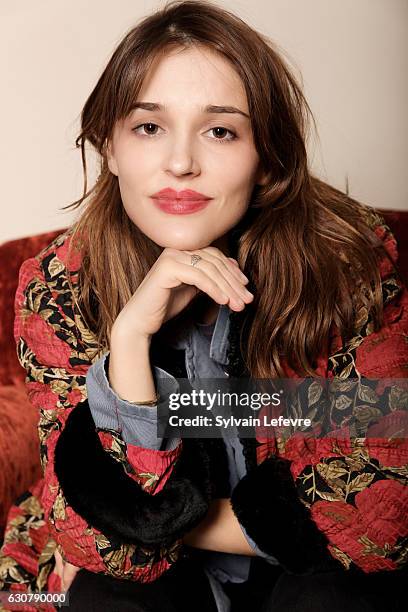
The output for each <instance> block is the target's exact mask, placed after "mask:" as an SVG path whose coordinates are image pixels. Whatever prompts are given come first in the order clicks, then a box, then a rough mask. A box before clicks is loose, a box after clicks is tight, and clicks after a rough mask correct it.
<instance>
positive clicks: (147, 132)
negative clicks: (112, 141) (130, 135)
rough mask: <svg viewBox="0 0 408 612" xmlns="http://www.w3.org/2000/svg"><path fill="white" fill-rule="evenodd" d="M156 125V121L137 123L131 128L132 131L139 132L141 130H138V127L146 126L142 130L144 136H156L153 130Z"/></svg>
mask: <svg viewBox="0 0 408 612" xmlns="http://www.w3.org/2000/svg"><path fill="white" fill-rule="evenodd" d="M158 127H159V126H158V125H157V123H151V122H149V123H141V124H140V125H137V126H136V127H134V128H133V129H132V132H136V133H141V132H138V130H139V129H140V128H147V130H145V129H144V130H143V134H144V136H156V134H157V132H156V131H154V130H155V128H158Z"/></svg>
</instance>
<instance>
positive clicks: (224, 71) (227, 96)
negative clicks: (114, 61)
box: [138, 46, 248, 111]
mask: <svg viewBox="0 0 408 612" xmlns="http://www.w3.org/2000/svg"><path fill="white" fill-rule="evenodd" d="M138 99H139V100H147V101H154V102H157V101H159V100H162V101H164V102H165V103H166V105H168V106H169V107H170V105H171V103H172V101H174V103H177V105H179V104H180V103H182V104H183V105H185V106H189V105H190V106H194V105H200V106H202V105H204V104H223V105H227V104H228V105H236V106H239V107H240V108H241V110H243V111H247V110H248V104H247V97H246V93H245V88H244V85H243V83H242V81H241V79H240V77H239V75H238V73H237V72H236V70H235V69H234V67H233V66H232V64H231V63H230V62H229V61H228V60H227V59H226V58H225V57H223V56H222V55H221V54H219V53H216V52H214V51H212V50H211V49H208V48H206V47H204V46H195V47H190V48H187V49H183V48H177V49H171V50H167V51H165V52H164V54H163V55H160V56H158V57H157V58H156V59H155V61H154V62H153V65H152V68H151V69H150V71H149V72H148V74H147V76H146V78H145V79H144V81H143V85H142V87H141V90H140V92H139V95H138Z"/></svg>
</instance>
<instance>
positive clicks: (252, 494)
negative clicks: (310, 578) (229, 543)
mask: <svg viewBox="0 0 408 612" xmlns="http://www.w3.org/2000/svg"><path fill="white" fill-rule="evenodd" d="M231 505H232V509H233V511H234V513H235V515H236V517H237V519H238V520H239V522H240V523H241V525H242V526H243V527H244V529H245V530H246V532H247V533H248V535H249V537H250V538H252V539H253V540H254V542H255V544H256V545H257V546H258V547H259V548H260V550H262V551H263V552H265V553H267V554H269V555H272V556H274V557H275V558H276V559H277V560H278V561H279V563H280V564H281V565H282V567H283V568H284V569H285V570H286V571H287V572H288V573H291V574H300V575H301V574H306V575H307V574H312V573H315V572H324V571H333V570H341V569H343V570H344V567H343V565H342V564H341V563H340V562H339V561H338V560H337V559H335V558H334V557H332V555H331V554H330V552H329V550H328V548H327V544H328V540H327V538H326V536H325V535H324V534H323V533H322V532H321V531H320V530H319V529H318V527H317V525H316V523H315V522H314V521H313V520H312V518H311V517H310V513H309V510H308V509H307V508H306V507H305V506H304V505H303V504H302V502H301V501H300V499H299V497H298V493H297V490H296V486H295V483H294V481H293V477H292V475H291V472H290V461H288V460H287V459H282V458H278V457H270V458H268V459H266V460H265V461H263V462H262V463H261V464H259V465H258V466H257V467H256V468H254V469H253V470H252V471H251V472H249V473H248V474H246V475H245V476H244V477H243V478H242V479H241V480H240V481H239V483H238V484H237V486H236V487H235V489H234V490H233V492H232V494H231Z"/></svg>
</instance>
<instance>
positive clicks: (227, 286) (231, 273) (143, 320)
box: [113, 246, 254, 338]
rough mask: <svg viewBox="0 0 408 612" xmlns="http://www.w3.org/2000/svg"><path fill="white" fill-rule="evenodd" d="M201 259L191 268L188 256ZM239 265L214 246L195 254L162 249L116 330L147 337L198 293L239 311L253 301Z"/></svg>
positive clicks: (118, 320)
mask: <svg viewBox="0 0 408 612" xmlns="http://www.w3.org/2000/svg"><path fill="white" fill-rule="evenodd" d="M193 254H197V255H200V256H201V257H202V259H201V260H200V261H199V262H198V263H197V264H196V265H195V266H192V265H191V255H193ZM246 283H248V279H247V278H246V277H245V276H244V275H243V274H242V272H241V270H240V269H239V265H238V263H237V262H236V261H235V260H234V259H232V258H230V257H226V255H224V253H223V252H222V251H221V250H220V249H218V248H216V247H211V246H209V247H205V248H203V249H195V250H194V251H180V250H177V249H172V248H165V249H163V251H162V253H161V254H160V256H159V257H158V258H157V260H156V261H155V263H154V264H153V266H152V267H151V268H150V270H149V272H148V273H147V274H146V276H145V278H144V279H143V281H142V282H141V283H140V285H139V287H138V288H137V290H136V291H135V293H134V294H133V295H132V297H131V298H130V300H129V301H128V302H127V304H126V305H125V306H124V308H123V309H122V310H121V312H120V313H119V315H118V317H117V319H116V321H115V323H114V326H113V327H114V328H115V330H118V329H120V330H124V331H125V333H126V335H127V334H128V333H129V332H130V333H132V334H134V333H137V334H138V335H139V336H144V337H146V338H150V337H151V336H152V335H153V334H155V333H156V332H157V331H159V329H160V328H161V326H162V324H163V323H165V322H166V321H167V320H168V319H171V318H173V317H175V316H176V315H177V314H178V313H179V312H181V311H182V310H183V309H184V308H185V307H186V306H187V305H188V304H189V302H191V300H192V299H193V298H194V297H195V296H196V295H197V293H198V292H199V291H203V292H204V293H206V294H207V295H208V296H210V298H212V299H213V300H214V301H215V302H216V303H218V304H227V303H229V305H230V308H231V309H234V310H242V309H243V308H245V305H246V303H249V302H251V301H252V299H253V297H254V296H253V294H252V293H249V291H247V290H246V288H245V286H244V285H245V284H246Z"/></svg>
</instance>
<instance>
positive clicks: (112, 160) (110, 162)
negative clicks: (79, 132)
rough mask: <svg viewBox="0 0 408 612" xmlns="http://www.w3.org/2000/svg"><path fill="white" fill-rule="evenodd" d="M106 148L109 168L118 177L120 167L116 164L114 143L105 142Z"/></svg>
mask: <svg viewBox="0 0 408 612" xmlns="http://www.w3.org/2000/svg"><path fill="white" fill-rule="evenodd" d="M105 147H106V158H107V160H108V168H109V170H110V171H111V172H112V174H114V175H115V176H118V174H119V170H118V165H117V163H116V159H115V156H114V154H113V145H112V141H110V140H109V141H108V140H107V141H106V142H105Z"/></svg>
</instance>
